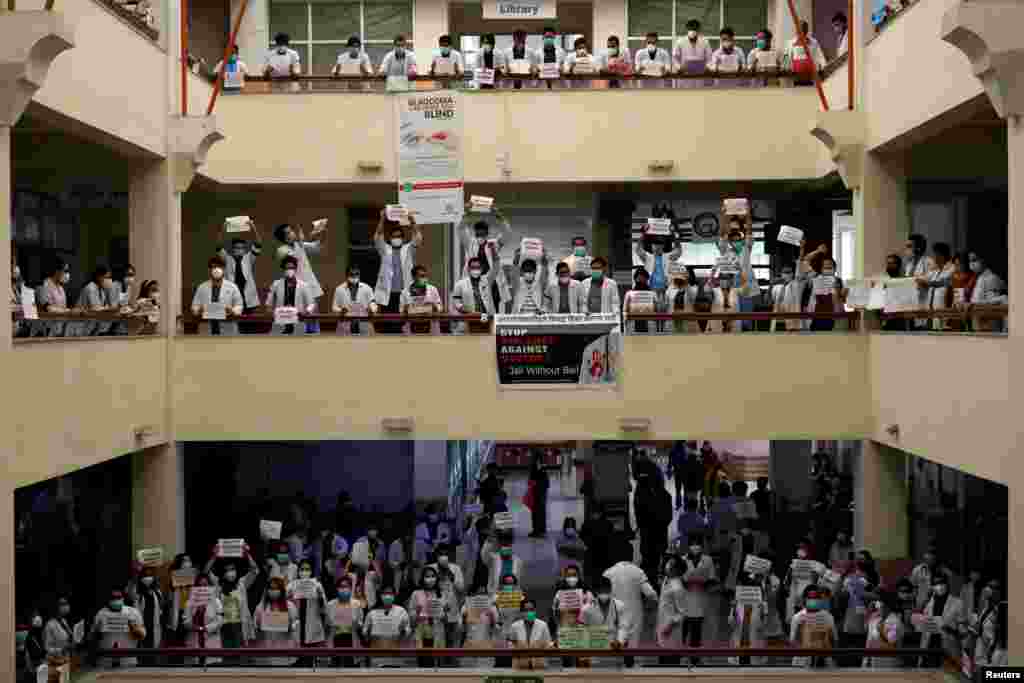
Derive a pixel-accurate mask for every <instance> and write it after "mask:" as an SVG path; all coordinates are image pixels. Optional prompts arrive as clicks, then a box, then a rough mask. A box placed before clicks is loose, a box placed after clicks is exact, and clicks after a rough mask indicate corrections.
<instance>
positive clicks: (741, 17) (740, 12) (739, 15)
mask: <svg viewBox="0 0 1024 683" xmlns="http://www.w3.org/2000/svg"><path fill="white" fill-rule="evenodd" d="M767 22H768V8H767V7H766V6H765V3H764V1H763V0H725V25H726V26H731V27H732V30H734V31H736V35H738V36H756V35H757V32H758V31H760V30H761V29H763V28H764V27H765V24H766V23H767Z"/></svg>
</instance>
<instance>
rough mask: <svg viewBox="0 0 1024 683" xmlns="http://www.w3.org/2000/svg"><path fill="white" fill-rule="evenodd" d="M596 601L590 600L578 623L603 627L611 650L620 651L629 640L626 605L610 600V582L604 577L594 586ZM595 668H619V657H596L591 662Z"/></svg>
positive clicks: (620, 662) (620, 664) (620, 659)
mask: <svg viewBox="0 0 1024 683" xmlns="http://www.w3.org/2000/svg"><path fill="white" fill-rule="evenodd" d="M594 593H595V595H596V599H594V600H592V601H591V602H590V603H589V604H588V605H586V606H585V607H584V608H583V611H582V612H581V613H580V622H581V623H582V624H583V625H584V626H604V627H605V628H607V629H608V644H609V646H610V647H611V648H612V649H613V650H621V649H622V648H623V647H625V644H626V643H627V642H628V640H629V633H630V625H629V623H628V621H627V616H628V615H627V610H626V605H625V603H624V602H622V601H621V600H616V599H614V598H612V582H611V580H610V579H609V578H608V577H606V576H602V577H600V578H598V580H597V583H596V585H595V586H594ZM591 666H593V667H595V668H620V667H621V666H622V658H620V657H606V658H602V657H598V658H595V659H594V660H592V662H591Z"/></svg>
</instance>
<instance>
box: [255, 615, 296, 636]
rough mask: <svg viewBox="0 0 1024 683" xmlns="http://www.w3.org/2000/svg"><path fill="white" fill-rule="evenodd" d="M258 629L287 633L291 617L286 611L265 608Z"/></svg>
mask: <svg viewBox="0 0 1024 683" xmlns="http://www.w3.org/2000/svg"><path fill="white" fill-rule="evenodd" d="M260 629H261V630H263V631H266V632H267V633H288V631H290V630H291V618H290V616H289V614H288V612H287V611H281V610H266V611H265V612H263V619H262V622H261V624H260Z"/></svg>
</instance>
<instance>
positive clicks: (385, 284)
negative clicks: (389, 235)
mask: <svg viewBox="0 0 1024 683" xmlns="http://www.w3.org/2000/svg"><path fill="white" fill-rule="evenodd" d="M421 243H422V239H421V238H420V233H419V232H416V233H414V237H413V239H412V240H410V241H408V242H406V243H405V244H403V245H402V246H401V247H400V248H399V259H400V260H401V264H402V289H403V290H404V289H407V288H408V287H409V285H410V284H412V267H413V266H414V265H416V249H417V248H419V246H420V244H421ZM375 244H376V246H377V253H378V254H380V271H379V272H378V273H377V287H376V290H375V292H374V297H376V299H377V305H378V306H387V305H388V303H389V302H390V301H391V282H392V279H393V278H394V272H393V271H394V268H393V267H392V266H393V264H394V258H393V254H394V250H395V248H394V247H392V246H391V243H390V242H388V241H387V240H385V239H384V237H383V236H380V237H378V238H377V239H376V240H375Z"/></svg>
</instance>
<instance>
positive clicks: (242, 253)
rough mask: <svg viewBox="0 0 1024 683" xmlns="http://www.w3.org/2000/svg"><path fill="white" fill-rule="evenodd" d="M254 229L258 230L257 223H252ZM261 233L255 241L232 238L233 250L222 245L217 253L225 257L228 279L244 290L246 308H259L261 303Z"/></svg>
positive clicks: (241, 290)
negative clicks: (258, 286)
mask: <svg viewBox="0 0 1024 683" xmlns="http://www.w3.org/2000/svg"><path fill="white" fill-rule="evenodd" d="M251 225H252V229H253V230H256V224H255V223H251ZM262 251H263V245H262V244H261V241H260V237H259V233H258V232H257V233H256V239H255V240H254V241H253V242H251V243H250V242H249V241H247V240H244V239H242V238H241V237H236V238H234V239H233V240H231V251H230V252H229V251H228V250H227V249H225V248H224V246H223V245H222V246H221V247H220V248H219V249H218V250H217V253H218V254H219V255H220V257H221V258H222V259H224V263H225V264H226V266H225V271H226V275H227V279H228V280H230V281H231V282H234V283H235V285H237V287H238V290H239V291H240V292H242V298H243V299H244V301H243V305H244V307H245V308H246V309H250V308H258V307H259V305H260V293H259V291H258V290H257V289H256V258H257V257H258V256H259V255H260V253H262Z"/></svg>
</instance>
